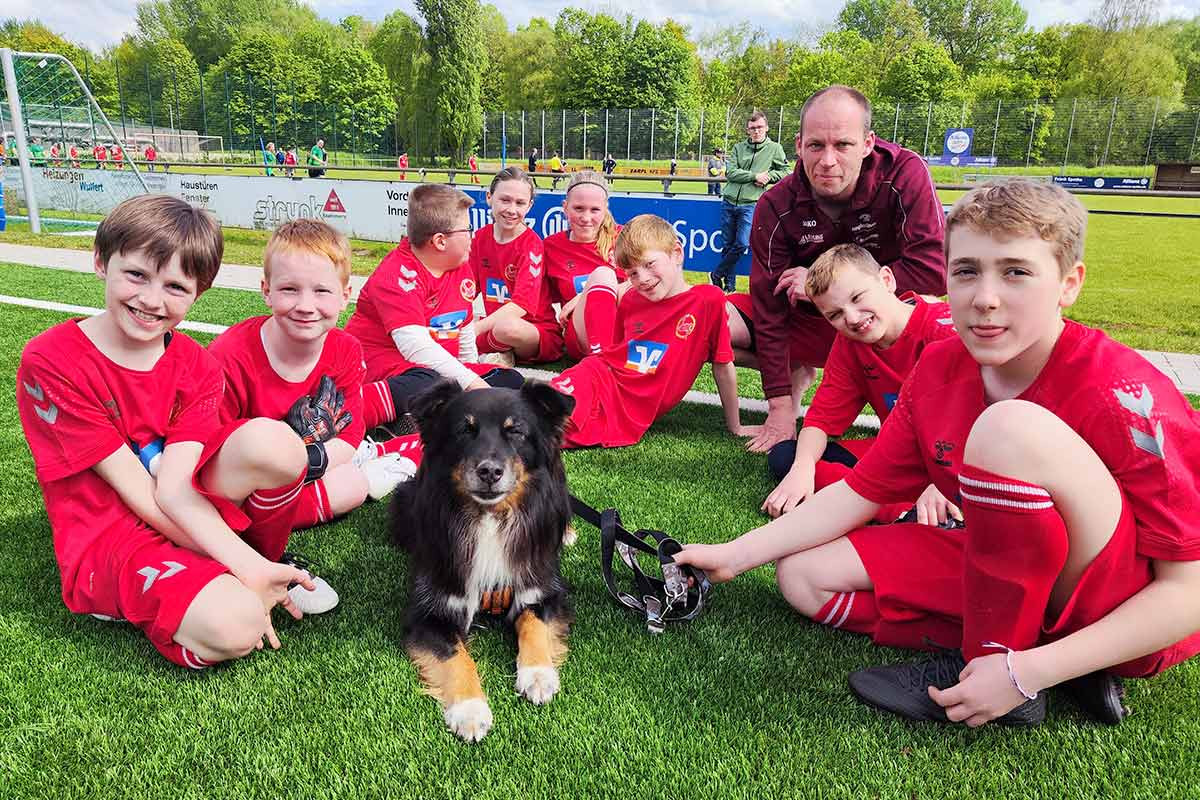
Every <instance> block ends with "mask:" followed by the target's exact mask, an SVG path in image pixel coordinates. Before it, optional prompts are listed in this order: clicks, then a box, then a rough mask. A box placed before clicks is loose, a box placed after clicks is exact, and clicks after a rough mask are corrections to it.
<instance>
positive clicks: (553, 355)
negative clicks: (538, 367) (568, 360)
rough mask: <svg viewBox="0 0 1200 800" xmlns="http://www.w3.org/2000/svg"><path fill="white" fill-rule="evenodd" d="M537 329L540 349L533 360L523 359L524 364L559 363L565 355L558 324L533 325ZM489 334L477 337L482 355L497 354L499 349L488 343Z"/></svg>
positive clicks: (476, 344) (552, 321) (476, 345)
mask: <svg viewBox="0 0 1200 800" xmlns="http://www.w3.org/2000/svg"><path fill="white" fill-rule="evenodd" d="M531 324H533V327H535V328H537V332H538V349H537V352H535V353H534V354H533V357H532V358H523V359H521V363H522V364H545V363H547V362H549V361H558V360H559V359H560V358H562V354H563V332H562V328H560V327H559V325H558V323H557V322H555V321H554V320H550V321H549V322H541V323H531ZM488 339H489V336H488V334H486V333H485V334H482V335H480V336H476V337H475V347H476V348H477V349H478V350H479V352H480V353H495V352H497V351H498V348H496V347H493V346H492V344H491V343H490V342H489V341H488Z"/></svg>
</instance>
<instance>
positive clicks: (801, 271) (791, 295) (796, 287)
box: [775, 267, 808, 305]
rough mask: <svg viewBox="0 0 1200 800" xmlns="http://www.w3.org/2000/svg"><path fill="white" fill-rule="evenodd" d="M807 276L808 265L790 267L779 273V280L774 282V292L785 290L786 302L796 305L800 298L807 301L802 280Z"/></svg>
mask: <svg viewBox="0 0 1200 800" xmlns="http://www.w3.org/2000/svg"><path fill="white" fill-rule="evenodd" d="M807 277H808V267H791V268H789V269H785V270H784V271H783V272H781V273H779V281H778V282H777V283H776V284H775V294H779V293H780V292H787V299H788V303H790V304H791V305H796V303H799V302H800V301H801V300H804V301H807V300H808V295H807V294H806V293H805V291H804V280H805V278H807Z"/></svg>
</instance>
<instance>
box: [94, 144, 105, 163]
mask: <svg viewBox="0 0 1200 800" xmlns="http://www.w3.org/2000/svg"><path fill="white" fill-rule="evenodd" d="M92 158H94V159H96V160H97V161H107V160H108V148H107V147H105V146H104V145H102V144H98V145H96V146H95V147H93V148H92Z"/></svg>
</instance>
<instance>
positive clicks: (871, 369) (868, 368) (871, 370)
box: [863, 364, 879, 381]
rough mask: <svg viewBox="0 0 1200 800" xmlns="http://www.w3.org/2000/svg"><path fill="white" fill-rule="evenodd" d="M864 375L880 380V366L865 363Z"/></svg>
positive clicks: (869, 378)
mask: <svg viewBox="0 0 1200 800" xmlns="http://www.w3.org/2000/svg"><path fill="white" fill-rule="evenodd" d="M863 377H864V378H866V379H867V380H869V381H877V380H879V367H876V366H875V365H874V364H863Z"/></svg>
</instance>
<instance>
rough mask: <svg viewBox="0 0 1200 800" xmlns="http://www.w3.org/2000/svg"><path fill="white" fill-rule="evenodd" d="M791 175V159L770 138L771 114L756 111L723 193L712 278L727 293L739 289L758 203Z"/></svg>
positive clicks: (732, 158) (736, 150)
mask: <svg viewBox="0 0 1200 800" xmlns="http://www.w3.org/2000/svg"><path fill="white" fill-rule="evenodd" d="M785 175H787V156H786V155H784V152H783V147H781V146H780V144H779V142H775V141H772V140H771V138H770V137H769V136H767V115H766V114H764V113H762V112H761V111H755V112H754V113H753V114H751V115H750V118H749V119H748V120H746V138H745V139H744V140H743V141H740V142H738V143H737V144H735V145H734V146H733V150H732V151H731V152H730V153H729V161H728V163H727V164H726V168H725V188H724V190H722V192H721V239H722V242H723V248H722V250H721V260H720V262H719V263H718V264H717V266H716V269H714V270H713V271H712V273H711V274H710V275H709V279H710V280H711V281H712V282H713V284H714V285H716V286H720V287H721V288H722V289H724V290H725V291H727V292H732V291H734V290H735V289H736V288H737V273H736V270H737V262H738V260H739V259H740V258H741V257H742V254H743V253H745V252H746V248H747V247H748V246H749V244H750V225H751V223H752V221H753V219H754V204H755V203H756V202H758V198H759V197H761V196H762V193H763V192H764V191H766V189H767V187H768V186H770V185H771V184H773V183H778V182H779V180H780V179H782V178H783V177H784V176H785Z"/></svg>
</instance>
